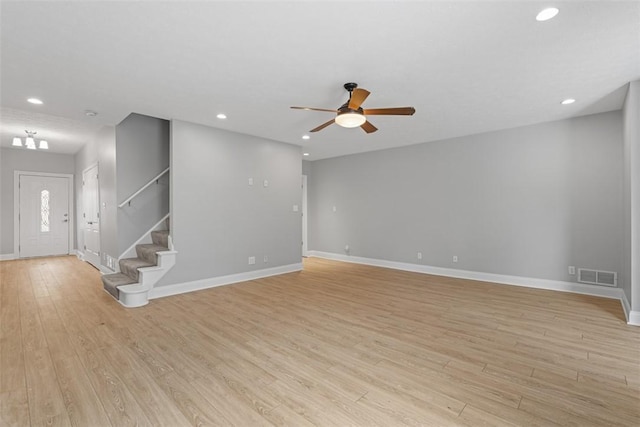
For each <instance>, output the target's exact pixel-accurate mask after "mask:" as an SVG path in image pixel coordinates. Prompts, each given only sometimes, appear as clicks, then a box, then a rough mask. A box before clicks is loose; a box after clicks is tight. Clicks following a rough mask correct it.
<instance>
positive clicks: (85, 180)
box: [81, 165, 100, 268]
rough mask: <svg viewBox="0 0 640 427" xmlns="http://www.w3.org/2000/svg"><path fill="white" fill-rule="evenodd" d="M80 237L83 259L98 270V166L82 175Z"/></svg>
mask: <svg viewBox="0 0 640 427" xmlns="http://www.w3.org/2000/svg"><path fill="white" fill-rule="evenodd" d="M82 205H83V214H82V222H81V223H82V236H83V238H84V259H85V260H86V261H87V262H89V263H90V264H93V265H94V266H95V267H96V268H100V199H99V197H98V165H94V166H92V167H90V168H89V169H87V170H85V171H84V172H83V173H82Z"/></svg>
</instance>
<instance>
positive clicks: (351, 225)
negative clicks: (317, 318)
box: [309, 111, 623, 281]
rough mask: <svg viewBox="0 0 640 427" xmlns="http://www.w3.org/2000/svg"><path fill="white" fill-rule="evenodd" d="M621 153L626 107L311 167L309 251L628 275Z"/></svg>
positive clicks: (532, 273) (546, 275) (503, 270)
mask: <svg viewBox="0 0 640 427" xmlns="http://www.w3.org/2000/svg"><path fill="white" fill-rule="evenodd" d="M622 156H623V144H622V114H621V112H619V111H618V112H612V113H605V114H599V115H593V116H586V117H580V118H575V119H569V120H563V121H557V122H551V123H544V124H539V125H535V126H527V127H521V128H516V129H510V130H504V131H498V132H491V133H485V134H480V135H473V136H468V137H462V138H455V139H450V140H445V141H437V142H431V143H425V144H420V145H415V146H410V147H404V148H398V149H391V150H384V151H377V152H370V153H364V154H357V155H351V156H345V157H339V158H333V159H327V160H319V161H315V162H313V163H312V166H311V174H310V175H311V176H310V178H309V211H310V212H311V215H310V218H309V219H310V221H309V236H310V239H309V243H310V246H309V249H310V250H318V251H325V252H332V253H339V254H344V253H345V245H349V247H350V254H351V255H355V256H361V257H368V258H375V259H383V260H390V261H398V262H408V263H416V264H425V265H430V266H437V267H447V268H457V269H464V270H471V271H479V272H487V273H497V274H506V275H517V276H524V277H534V278H543V279H555V280H565V281H574V280H575V276H569V275H568V271H567V267H568V266H569V265H573V266H576V267H588V268H595V269H602V270H608V271H616V272H620V271H621V269H622V250H623V247H622V244H621V243H620V242H621V241H622V235H623V224H622V216H623V213H622V204H623V201H622V181H623V172H622ZM333 206H335V207H336V211H335V212H333ZM418 251H421V252H422V253H423V259H422V261H418V260H417V257H416V253H417V252H418ZM454 255H457V256H458V260H459V261H458V262H457V263H453V262H452V257H453V256H454Z"/></svg>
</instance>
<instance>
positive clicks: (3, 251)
mask: <svg viewBox="0 0 640 427" xmlns="http://www.w3.org/2000/svg"><path fill="white" fill-rule="evenodd" d="M16 170H21V171H30V172H48V173H65V174H73V173H74V172H75V168H74V158H73V156H72V155H67V154H56V153H48V152H46V151H33V150H26V149H14V148H0V189H1V191H2V192H1V194H0V255H12V254H14V252H15V251H14V247H13V239H14V234H13V232H14V229H15V228H16V227H17V225H16V224H14V223H13V185H14V184H13V172H14V171H16ZM70 197H72V195H70ZM74 243H75V242H71V246H73V244H74Z"/></svg>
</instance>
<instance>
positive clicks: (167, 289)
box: [149, 262, 302, 299]
mask: <svg viewBox="0 0 640 427" xmlns="http://www.w3.org/2000/svg"><path fill="white" fill-rule="evenodd" d="M296 271H302V263H301V262H299V263H295V264H289V265H282V266H279V267H272V268H265V269H262V270H256V271H247V272H245V273H237V274H230V275H227V276H220V277H210V278H208V279H201V280H194V281H192V282H185V283H177V284H174V285H166V286H158V287H155V288H153V289H151V290H150V291H149V299H156V298H163V297H168V296H171V295H179V294H185V293H187V292H193V291H200V290H203V289H209V288H215V287H217V286H224V285H231V284H233V283H238V282H246V281H248V280H255V279H262V278H264V277H270V276H277V275H280V274H285V273H293V272H296Z"/></svg>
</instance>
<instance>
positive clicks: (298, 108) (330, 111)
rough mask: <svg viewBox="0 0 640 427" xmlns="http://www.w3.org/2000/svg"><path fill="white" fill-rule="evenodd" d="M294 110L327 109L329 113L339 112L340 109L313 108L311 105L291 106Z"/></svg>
mask: <svg viewBox="0 0 640 427" xmlns="http://www.w3.org/2000/svg"><path fill="white" fill-rule="evenodd" d="M291 108H293V109H294V110H308V111H326V112H327V113H337V112H338V110H328V109H326V108H311V107H291Z"/></svg>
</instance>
